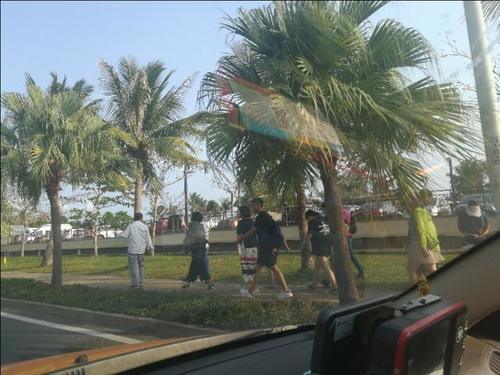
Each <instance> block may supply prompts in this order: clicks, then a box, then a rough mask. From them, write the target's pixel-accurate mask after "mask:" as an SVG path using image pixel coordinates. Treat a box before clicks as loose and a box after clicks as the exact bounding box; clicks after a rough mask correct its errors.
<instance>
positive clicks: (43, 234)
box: [26, 224, 73, 242]
mask: <svg viewBox="0 0 500 375" xmlns="http://www.w3.org/2000/svg"><path fill="white" fill-rule="evenodd" d="M51 229H52V224H44V225H42V226H41V227H40V228H38V229H37V230H35V231H34V232H33V233H31V234H30V235H29V236H28V238H27V239H26V241H27V242H36V239H37V238H39V239H42V238H45V239H48V238H49V236H50V231H51ZM72 229H73V227H72V226H71V225H70V224H61V232H62V239H63V240H70V239H71V238H73V231H72Z"/></svg>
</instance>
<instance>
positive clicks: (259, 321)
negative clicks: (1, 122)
mask: <svg viewBox="0 0 500 375" xmlns="http://www.w3.org/2000/svg"><path fill="white" fill-rule="evenodd" d="M102 258H104V257H102ZM66 264H67V263H66ZM1 292H2V297H7V298H15V299H21V300H25V301H33V302H44V303H51V304H56V305H63V306H71V307H79V308H86V309H91V310H94V311H103V312H110V313H120V314H127V315H132V316H141V317H148V318H155V319H163V320H168V321H172V322H178V323H184V324H194V325H198V326H203V327H211V328H218V329H226V330H241V329H250V328H267V327H276V326H283V325H293V324H308V323H314V321H315V319H316V316H317V314H318V312H319V311H320V310H321V309H322V308H327V307H330V308H333V307H334V305H333V304H330V305H325V304H317V303H314V302H313V303H311V302H302V301H298V300H294V301H289V302H281V301H272V302H262V301H249V300H245V299H242V298H237V297H224V298H221V296H220V295H217V294H209V293H200V292H192V291H190V292H187V293H186V292H182V291H180V290H179V291H174V292H172V291H171V292H158V291H148V290H128V289H127V290H116V289H103V288H91V287H87V286H79V285H77V286H63V287H62V288H60V289H55V290H54V289H53V288H51V287H50V286H49V285H48V284H45V283H42V282H37V281H33V280H14V279H12V280H2V284H1Z"/></svg>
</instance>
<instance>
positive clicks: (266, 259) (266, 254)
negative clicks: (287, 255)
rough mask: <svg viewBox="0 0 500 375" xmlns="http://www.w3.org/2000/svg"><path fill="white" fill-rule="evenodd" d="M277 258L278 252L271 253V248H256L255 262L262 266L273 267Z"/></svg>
mask: <svg viewBox="0 0 500 375" xmlns="http://www.w3.org/2000/svg"><path fill="white" fill-rule="evenodd" d="M277 260H278V252H277V251H275V252H274V253H273V249H269V248H267V249H261V248H258V249H257V264H258V265H259V266H263V267H273V266H275V265H276V261H277Z"/></svg>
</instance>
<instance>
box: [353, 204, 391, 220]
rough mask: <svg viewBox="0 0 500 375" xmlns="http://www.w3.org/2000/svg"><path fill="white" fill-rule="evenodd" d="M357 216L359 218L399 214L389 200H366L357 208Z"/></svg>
mask: <svg viewBox="0 0 500 375" xmlns="http://www.w3.org/2000/svg"><path fill="white" fill-rule="evenodd" d="M357 216H358V217H360V218H370V217H386V216H401V213H400V212H398V211H397V210H396V207H395V206H394V205H393V204H392V203H391V202H368V203H365V204H363V205H361V207H360V208H359V210H358V212H357Z"/></svg>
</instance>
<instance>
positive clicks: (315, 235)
mask: <svg viewBox="0 0 500 375" xmlns="http://www.w3.org/2000/svg"><path fill="white" fill-rule="evenodd" d="M306 220H307V236H308V237H309V240H310V241H311V250H312V251H311V252H312V255H313V257H314V278H313V282H312V284H310V285H308V288H310V289H316V287H317V286H318V284H319V282H320V277H321V271H323V272H324V273H325V274H326V276H327V278H328V280H327V282H328V284H327V285H329V286H330V291H331V292H335V291H337V281H336V280H335V275H334V273H333V271H332V269H331V268H330V264H329V261H328V258H329V257H330V254H331V246H332V245H331V241H330V228H329V227H328V223H327V221H326V219H325V218H323V217H322V216H321V215H320V214H319V213H318V212H315V211H313V210H307V211H306Z"/></svg>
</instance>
